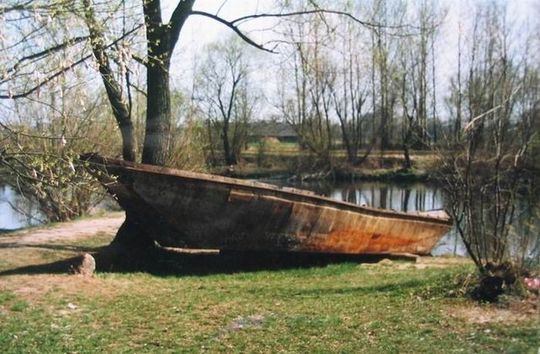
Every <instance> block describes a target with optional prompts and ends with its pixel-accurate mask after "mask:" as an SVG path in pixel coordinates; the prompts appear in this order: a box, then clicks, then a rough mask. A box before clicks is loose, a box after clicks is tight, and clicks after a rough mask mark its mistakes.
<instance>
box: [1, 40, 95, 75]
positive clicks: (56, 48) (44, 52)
mask: <svg viewBox="0 0 540 354" xmlns="http://www.w3.org/2000/svg"><path fill="white" fill-rule="evenodd" d="M88 38H89V36H81V37H75V38H72V39H69V40H67V41H65V42H64V43H61V44H58V45H55V46H53V47H50V48H47V49H44V50H42V51H40V52H37V53H33V54H30V55H27V56H25V57H22V58H20V59H19V60H17V62H16V63H15V64H14V65H13V66H12V67H11V68H9V69H7V70H6V72H5V75H4V76H2V77H0V83H4V82H6V81H7V80H9V78H8V77H7V75H8V74H10V73H13V72H15V71H17V69H18V68H19V67H20V66H21V64H23V63H24V62H26V61H30V60H33V59H41V58H43V57H45V56H47V55H49V54H52V53H54V52H57V51H59V50H62V49H64V48H67V47H69V46H72V45H74V44H77V43H80V42H82V41H85V40H87V39H88Z"/></svg>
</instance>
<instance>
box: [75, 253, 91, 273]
mask: <svg viewBox="0 0 540 354" xmlns="http://www.w3.org/2000/svg"><path fill="white" fill-rule="evenodd" d="M70 268H71V273H73V274H78V275H82V276H85V277H91V276H93V275H94V272H95V271H96V260H95V259H94V257H92V255H91V254H89V253H84V254H82V255H80V256H78V257H77V258H76V259H75V262H74V263H73V265H71V267H70Z"/></svg>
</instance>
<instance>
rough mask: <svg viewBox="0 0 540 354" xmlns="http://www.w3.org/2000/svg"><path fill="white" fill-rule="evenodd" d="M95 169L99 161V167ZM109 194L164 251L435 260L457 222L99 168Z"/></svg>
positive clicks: (138, 168) (160, 171) (129, 167)
mask: <svg viewBox="0 0 540 354" xmlns="http://www.w3.org/2000/svg"><path fill="white" fill-rule="evenodd" d="M94 162H96V161H94ZM97 162H98V163H103V164H104V166H106V167H107V169H108V170H109V172H111V173H112V174H114V175H117V176H118V180H116V181H114V182H113V181H111V180H108V183H106V186H107V188H108V189H109V191H110V192H111V193H113V194H115V195H116V197H117V199H118V201H119V203H120V205H121V206H122V207H123V208H124V209H125V210H126V211H127V212H128V213H130V214H131V215H134V216H136V217H137V218H141V220H144V223H143V224H144V225H145V227H146V230H145V231H147V232H148V233H150V234H152V236H153V237H154V238H155V239H156V240H157V241H158V242H159V243H160V244H161V245H163V246H169V247H184V248H205V249H207V248H216V249H224V250H246V251H247V250H251V251H264V250H268V251H295V252H318V253H344V254H384V253H413V254H428V253H429V252H430V251H431V249H432V248H433V246H434V245H435V244H436V243H437V241H438V240H439V239H440V237H441V236H442V235H443V234H444V233H445V232H447V231H448V229H449V227H450V225H451V222H450V220H449V218H448V217H447V216H446V214H443V215H441V214H439V217H438V218H433V217H429V216H426V215H421V214H417V215H411V214H407V213H399V212H394V211H385V210H379V209H373V208H366V207H360V206H356V205H352V204H349V203H345V202H338V201H334V200H330V199H328V198H325V197H321V196H316V195H314V194H313V193H310V192H302V191H298V190H291V189H282V188H279V187H275V186H271V185H266V184H262V183H257V182H248V181H242V180H236V179H231V178H225V177H220V176H212V175H204V174H196V173H191V172H185V171H178V170H171V169H166V168H159V167H156V166H148V165H137V164H128V163H125V162H121V161H115V160H98V161H97Z"/></svg>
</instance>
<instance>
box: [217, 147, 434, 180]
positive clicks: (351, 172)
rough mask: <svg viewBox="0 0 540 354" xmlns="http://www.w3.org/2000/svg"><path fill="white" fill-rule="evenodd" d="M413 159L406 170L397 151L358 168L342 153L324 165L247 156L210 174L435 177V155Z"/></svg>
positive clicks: (292, 157) (299, 158)
mask: <svg viewBox="0 0 540 354" xmlns="http://www.w3.org/2000/svg"><path fill="white" fill-rule="evenodd" d="M411 160H412V162H413V167H411V168H403V165H404V160H403V157H402V156H401V155H400V154H399V153H397V152H395V151H389V152H387V153H385V154H384V155H382V156H381V155H376V154H373V156H369V157H368V158H366V160H365V161H363V162H362V163H361V164H359V165H358V166H353V165H351V164H350V163H348V162H347V161H346V158H345V156H343V155H342V154H341V155H340V154H335V155H333V156H332V161H331V162H330V163H325V164H323V165H321V164H318V163H317V162H316V161H313V160H312V159H310V158H309V157H306V156H303V155H298V154H293V153H280V154H278V153H274V154H271V155H269V156H267V157H266V158H265V160H264V163H260V161H259V162H258V161H257V157H256V156H254V155H253V154H244V155H242V159H241V162H240V163H239V164H238V165H235V166H221V167H216V168H214V169H212V170H211V171H210V172H212V173H215V174H220V175H225V176H229V177H235V178H242V179H270V178H272V179H294V180H334V181H390V182H425V181H428V180H434V179H435V178H436V176H435V175H434V174H433V171H434V165H435V162H436V158H435V156H434V155H432V154H428V153H425V152H422V153H418V154H415V155H412V156H411ZM428 171H430V172H431V173H430V172H428Z"/></svg>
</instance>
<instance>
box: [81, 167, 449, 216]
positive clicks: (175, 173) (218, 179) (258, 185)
mask: <svg viewBox="0 0 540 354" xmlns="http://www.w3.org/2000/svg"><path fill="white" fill-rule="evenodd" d="M88 160H89V161H90V162H91V163H93V164H100V165H103V166H104V167H105V170H106V171H107V173H109V171H108V169H107V167H108V165H109V166H111V167H113V168H122V169H126V170H130V171H135V172H141V173H149V174H155V175H161V176H168V177H179V178H183V179H187V180H194V181H204V182H209V183H214V184H221V185H227V186H229V187H243V188H246V189H248V190H249V189H255V190H259V191H266V192H273V193H277V194H281V195H284V196H294V197H297V198H305V199H308V200H309V201H312V202H313V201H317V202H319V203H316V204H318V205H320V204H321V203H320V202H323V203H324V204H325V206H329V207H335V208H336V209H341V210H343V207H346V208H347V209H348V210H349V211H353V212H360V213H365V214H370V215H373V216H376V217H388V218H396V217H397V218H401V219H412V220H415V221H421V222H428V223H437V224H443V225H452V219H451V218H450V217H448V218H439V217H436V216H428V215H420V214H413V213H408V212H401V211H396V210H389V209H379V208H374V207H367V206H362V205H357V204H353V203H349V202H345V201H339V200H335V199H331V198H329V197H326V196H323V195H320V194H317V193H314V192H311V191H305V190H302V189H296V188H290V187H280V186H276V185H272V184H268V183H263V182H257V181H247V180H242V179H238V178H231V177H225V176H219V175H213V174H207V173H201V172H192V171H185V170H180V169H175V168H170V167H162V166H156V165H149V164H142V163H135V162H129V161H123V160H117V159H109V158H104V157H101V156H99V157H98V158H97V159H96V158H95V157H91V158H89V159H88ZM96 160H97V161H96ZM110 174H112V175H115V174H114V173H110ZM305 199H304V200H301V201H300V202H305Z"/></svg>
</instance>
